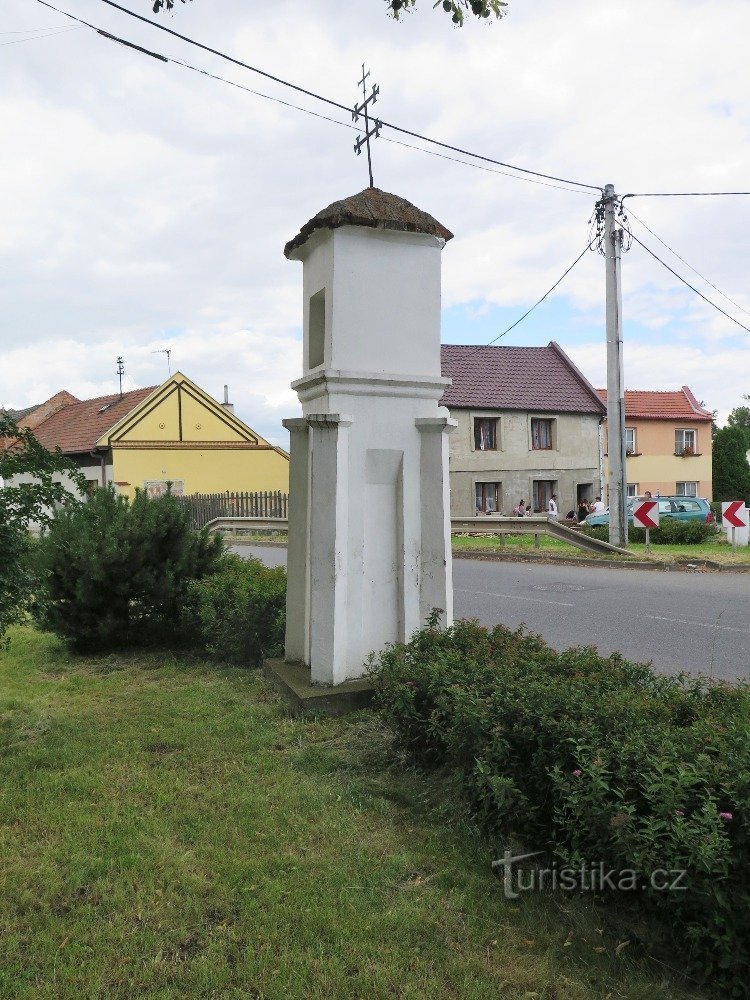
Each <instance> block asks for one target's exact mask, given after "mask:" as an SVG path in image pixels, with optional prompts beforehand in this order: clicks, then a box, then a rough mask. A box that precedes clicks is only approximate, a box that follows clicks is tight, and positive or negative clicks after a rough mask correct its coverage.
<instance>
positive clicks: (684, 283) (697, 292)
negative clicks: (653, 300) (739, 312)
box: [631, 233, 750, 333]
mask: <svg viewBox="0 0 750 1000" xmlns="http://www.w3.org/2000/svg"><path fill="white" fill-rule="evenodd" d="M631 236H632V238H633V239H634V240H635V242H636V243H637V244H638V245H639V246H642V247H643V249H644V250H645V251H646V253H648V254H650V255H651V256H652V257H653V258H654V260H658V262H659V263H660V264H661V266H662V267H665V268H666V269H667V270H668V271H669V273H670V274H673V275H674V276H675V278H677V279H678V281H681V282H682V283H683V285H687V287H688V288H689V289H690V290H691V291H692V292H695V294H696V295H698V296H699V297H700V298H702V299H703V301H704V302H707V303H708V304H709V305H710V306H713V307H714V309H716V310H717V311H718V312H720V313H721V314H722V316H726V318H727V319H731V321H732V322H733V323H736V324H737V326H739V327H740V328H741V329H742V330H747V332H748V333H750V326H745V324H744V323H740V321H739V320H738V319H735V318H734V316H732V315H730V313H728V312H726V311H725V310H724V309H722V308H721V306H719V305H717V304H716V303H715V302H714V301H712V300H711V299H709V298H708V297H707V296H706V295H704V294H703V292H701V291H699V290H698V289H697V288H696V287H695V285H691V284H690V282H689V281H688V280H687V279H686V278H683V277H682V275H681V274H678V273H677V271H675V269H674V268H673V267H670V266H669V264H667V263H665V262H664V261H663V260H662V259H661V257H659V256H658V255H657V254H655V253H654V251H653V250H650V249H649V248H648V247H647V246H646V244H645V243H643V242H642V241H641V240H639V239H638V237H637V236H635V235H634V234H633V233H631Z"/></svg>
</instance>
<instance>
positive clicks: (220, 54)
mask: <svg viewBox="0 0 750 1000" xmlns="http://www.w3.org/2000/svg"><path fill="white" fill-rule="evenodd" d="M37 2H38V3H41V4H43V5H44V6H45V7H49V8H50V9H52V10H54V11H57V13H58V14H64V15H66V16H68V17H73V15H72V14H68V12H67V11H64V10H61V9H60V8H59V7H53V6H52V4H50V3H47V2H46V0H37ZM101 2H102V3H105V4H106V5H107V6H108V7H113V8H114V9H115V10H119V11H120V12H121V13H123V14H127V15H128V16H129V17H134V18H136V20H138V21H143V23H144V24H148V25H150V26H151V27H152V28H157V29H158V30H159V31H165V32H166V33H167V34H169V35H172V36H174V37H175V38H179V39H180V40H181V41H183V42H187V43H188V44H189V45H195V46H196V47H197V48H199V49H203V50H204V51H205V52H210V53H211V54H212V55H215V56H218V57H219V58H220V59H225V60H226V61H227V62H231V63H233V64H234V65H235V66H241V67H242V68H243V69H247V70H250V72H252V73H258V74H259V75H260V76H264V77H266V79H268V80H273V81H274V82H275V83H279V84H281V85H282V86H284V87H289V88H291V89H292V90H296V91H297V92H298V93H301V94H305V95H306V96H307V97H312V98H314V99H315V100H317V101H323V102H324V103H326V104H328V105H330V106H331V107H335V108H338V109H339V110H340V111H346V112H347V114H351V108H350V107H349V105H347V104H341V103H340V102H339V101H334V100H332V99H331V98H330V97H325V96H323V95H322V94H318V93H316V92H315V91H313V90H308V89H306V88H305V87H300V86H299V85H298V84H295V83H291V82H290V81H289V80H284V79H283V78H282V77H279V76H275V75H274V74H273V73H269V72H267V71H266V70H262V69H259V68H258V67H257V66H251V65H250V64H249V63H246V62H243V61H242V60H240V59H236V58H235V57H234V56H230V55H227V54H226V53H225V52H221V51H220V50H219V49H214V48H212V47H211V46H210V45H204V44H203V42H198V41H196V40H195V39H193V38H189V37H188V36H187V35H182V34H180V32H178V31H174V30H173V29H172V28H168V27H167V26H166V25H164V24H156V23H155V22H154V21H151V20H149V18H147V17H144V16H143V15H142V14H137V13H136V12H135V11H132V10H128V8H127V7H123V6H121V5H120V4H118V3H115V2H114V0H101ZM74 20H79V18H74ZM82 23H86V22H82ZM87 27H90V28H93V29H94V30H95V31H98V30H99V29H98V28H95V27H94V25H90V24H88V25H87ZM381 122H382V125H383V127H384V128H390V129H392V130H393V131H394V132H400V133H401V134H402V135H408V136H410V137H411V138H412V139H420V140H422V141H423V142H429V143H431V144H432V145H434V146H440V147H441V148H442V149H447V150H449V151H450V152H452V153H459V154H460V155H461V156H470V157H472V158H473V159H477V160H482V161H483V162H485V163H492V164H494V165H495V166H498V167H506V168H508V169H509V170H516V171H518V172H519V173H523V174H529V175H531V176H533V177H540V178H542V179H544V180H548V181H556V182H557V183H559V184H570V185H572V186H574V187H581V188H587V189H589V190H591V191H601V190H602V188H601V185H599V184H584V183H583V182H582V181H576V180H570V179H569V178H566V177H557V176H555V175H554V174H546V173H543V172H542V171H539V170H530V169H529V168H528V167H518V166H516V165H515V164H513V163H506V162H504V161H503V160H496V159H494V158H492V157H490V156H484V155H482V154H481V153H474V152H472V151H471V150H468V149H462V148H461V147H460V146H453V145H451V144H450V143H447V142H442V141H441V140H439V139H432V138H430V137H429V136H426V135H422V134H420V133H419V132H413V131H412V130H410V129H407V128H403V127H402V126H400V125H395V124H393V123H392V122H387V121H383V120H382V119H381Z"/></svg>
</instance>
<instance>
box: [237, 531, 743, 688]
mask: <svg viewBox="0 0 750 1000" xmlns="http://www.w3.org/2000/svg"><path fill="white" fill-rule="evenodd" d="M236 551H237V552H240V553H241V554H249V553H252V554H253V555H256V556H258V557H259V558H260V559H262V560H263V561H264V562H265V563H267V564H268V565H274V566H276V565H283V564H284V563H285V561H286V549H285V548H281V547H277V548H271V547H268V546H258V547H249V546H245V545H243V546H238V547H237V549H236ZM453 584H454V601H455V614H456V617H457V618H478V619H479V621H480V622H482V624H483V625H496V624H498V623H502V624H503V625H509V626H511V627H513V628H514V627H516V626H518V625H520V624H522V623H523V624H524V625H526V626H527V627H528V628H529V629H531V631H533V632H539V633H540V634H541V635H542V636H544V638H545V639H546V640H547V642H549V643H550V644H551V645H552V646H554V647H555V648H557V649H565V648H567V647H569V646H597V647H598V648H599V650H600V651H601V652H603V653H610V652H615V651H616V652H619V653H622V655H623V656H625V657H626V658H627V659H630V660H636V661H640V662H649V661H652V662H653V665H654V667H655V668H656V669H657V670H659V671H661V672H664V673H677V672H679V671H681V670H684V671H687V672H689V673H693V674H706V675H708V676H711V677H714V678H717V679H723V680H739V679H742V680H748V681H750V575H748V574H741V573H736V574H733V573H721V574H711V573H662V572H650V571H639V570H616V569H596V568H589V567H582V566H551V565H547V564H541V563H525V562H518V563H511V562H490V561H480V560H474V559H460V558H458V559H454V562H453Z"/></svg>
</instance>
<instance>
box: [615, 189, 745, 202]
mask: <svg viewBox="0 0 750 1000" xmlns="http://www.w3.org/2000/svg"><path fill="white" fill-rule="evenodd" d="M738 195H750V191H646V192H644V191H641V192H639V193H637V194H636V193H631V194H624V195H623V196H622V198H621V199H620V201H625V199H626V198H729V197H736V196H738Z"/></svg>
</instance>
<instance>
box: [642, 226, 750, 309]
mask: <svg viewBox="0 0 750 1000" xmlns="http://www.w3.org/2000/svg"><path fill="white" fill-rule="evenodd" d="M628 215H629V217H630V218H631V219H635V221H636V222H637V223H638V224H639V225H640V226H643V228H644V229H645V230H646V232H649V233H651V235H652V236H653V237H654V239H656V240H658V241H659V242H660V243H661V245H662V246H663V247H666V249H667V250H669V252H670V253H671V254H673V255H674V256H675V257H676V258H677V260H679V261H681V262H682V263H683V264H684V265H685V267H689V268H690V270H691V271H692V272H693V274H697V275H698V277H699V278H700V279H701V281H705V282H706V284H707V285H710V286H711V288H713V290H714V291H715V292H718V293H719V295H721V297H722V298H724V299H726V300H727V302H731V303H732V305H733V306H736V308H737V309H740V310H741V311H742V312H743V313H745V314H746V315H747V316H750V310H748V309H745V307H744V306H743V305H740V303H739V302H735V300H734V299H733V298H731V296H729V295H727V293H726V292H722V290H721V289H720V288H719V286H718V285H715V284H714V283H713V281H711V280H710V278H707V277H706V276H705V274H701V272H700V271H699V270H698V268H697V267H693V265H692V264H691V263H690V262H689V261H687V260H685V258H684V257H681V256H680V255H679V254H678V253H677V251H676V250H675V249H674V247H671V246H670V245H669V243H667V242H666V241H665V240H663V239H662V238H661V236H659V234H658V233H655V232H654V231H653V229H649V227H648V226H647V225H646V223H645V222H644V221H643V219H639V218H638V216H637V215H636V214H635V212H634V211H633V210H632V208H629V209H628Z"/></svg>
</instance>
